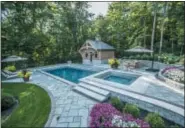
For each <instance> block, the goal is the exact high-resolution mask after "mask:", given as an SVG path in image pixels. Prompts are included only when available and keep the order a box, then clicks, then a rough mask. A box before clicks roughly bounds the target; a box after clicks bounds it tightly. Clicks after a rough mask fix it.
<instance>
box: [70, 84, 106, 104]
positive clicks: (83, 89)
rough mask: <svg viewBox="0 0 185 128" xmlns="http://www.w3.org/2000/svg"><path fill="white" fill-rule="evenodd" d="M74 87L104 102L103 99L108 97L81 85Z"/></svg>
mask: <svg viewBox="0 0 185 128" xmlns="http://www.w3.org/2000/svg"><path fill="white" fill-rule="evenodd" d="M73 89H74V90H75V91H77V92H80V93H82V94H84V95H86V96H89V97H91V98H93V99H95V100H97V101H99V102H103V101H105V100H106V99H107V97H106V96H103V95H100V94H98V93H95V92H93V91H90V90H88V89H86V88H83V87H81V86H76V87H74V88H73Z"/></svg>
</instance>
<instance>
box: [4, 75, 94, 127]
mask: <svg viewBox="0 0 185 128" xmlns="http://www.w3.org/2000/svg"><path fill="white" fill-rule="evenodd" d="M6 82H23V80H22V79H20V78H16V79H12V80H8V81H6ZM29 83H33V84H37V85H39V86H40V87H42V88H44V89H45V90H46V91H47V92H48V93H49V95H50V97H51V101H52V110H51V113H50V117H49V119H48V121H47V123H46V125H45V127H88V122H89V118H88V117H89V113H90V111H91V108H92V107H93V105H94V104H96V103H97V102H96V101H94V100H91V99H89V98H87V97H85V96H83V95H80V94H79V93H76V92H74V91H73V90H72V86H70V85H67V84H65V83H63V82H61V81H58V80H56V79H53V78H51V77H49V76H46V75H44V74H42V73H39V72H34V73H33V75H32V79H31V80H30V82H29Z"/></svg>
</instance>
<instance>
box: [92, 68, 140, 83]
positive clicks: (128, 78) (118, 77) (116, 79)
mask: <svg viewBox="0 0 185 128" xmlns="http://www.w3.org/2000/svg"><path fill="white" fill-rule="evenodd" d="M139 77H140V75H137V74H133V73H129V72H119V71H105V72H103V73H100V74H98V75H94V78H98V79H99V80H101V81H102V80H103V81H104V83H105V82H109V83H110V82H111V83H112V84H114V85H117V84H119V85H120V86H130V85H131V84H132V83H133V82H134V81H135V80H136V79H137V78H139ZM99 80H98V81H99Z"/></svg>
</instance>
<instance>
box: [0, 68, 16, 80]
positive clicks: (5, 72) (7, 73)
mask: <svg viewBox="0 0 185 128" xmlns="http://www.w3.org/2000/svg"><path fill="white" fill-rule="evenodd" d="M17 73H18V71H17V72H10V71H8V70H3V71H1V74H2V75H3V76H4V77H5V78H8V79H9V78H13V77H17Z"/></svg>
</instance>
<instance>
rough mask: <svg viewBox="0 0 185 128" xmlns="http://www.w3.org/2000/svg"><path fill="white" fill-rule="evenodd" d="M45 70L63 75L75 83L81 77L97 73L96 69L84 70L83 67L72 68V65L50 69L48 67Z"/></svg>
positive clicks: (59, 75)
mask: <svg viewBox="0 0 185 128" xmlns="http://www.w3.org/2000/svg"><path fill="white" fill-rule="evenodd" d="M45 72H47V73H50V74H52V75H55V76H58V77H61V78H63V79H66V80H68V81H71V82H73V83H78V82H79V79H81V78H83V77H86V76H89V75H91V74H93V73H96V71H91V70H83V69H78V68H72V67H61V68H57V69H50V70H49V69H48V70H45Z"/></svg>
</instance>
